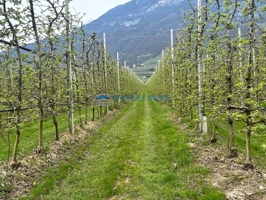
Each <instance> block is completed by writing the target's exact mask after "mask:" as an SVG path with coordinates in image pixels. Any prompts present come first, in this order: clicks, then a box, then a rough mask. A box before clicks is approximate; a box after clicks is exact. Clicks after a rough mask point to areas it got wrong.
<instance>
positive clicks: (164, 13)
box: [84, 0, 189, 65]
mask: <svg viewBox="0 0 266 200" xmlns="http://www.w3.org/2000/svg"><path fill="white" fill-rule="evenodd" d="M187 9H189V5H188V3H187V0H131V1H130V2H128V3H126V4H123V5H119V6H117V7H115V8H113V9H111V10H109V11H108V12H107V13H105V14H104V15H102V16H101V17H99V18H98V19H96V20H94V21H92V22H90V23H89V24H87V25H85V27H84V29H85V30H86V31H87V32H88V33H93V32H95V33H96V35H97V36H98V37H99V38H101V37H102V35H103V33H105V34H106V43H107V51H108V52H109V53H110V54H111V55H112V57H113V58H116V52H119V58H120V60H121V62H123V61H127V64H129V65H132V64H137V63H142V62H144V61H145V60H148V59H150V58H153V57H155V56H157V55H159V54H160V53H161V52H162V50H163V49H165V48H166V47H167V46H170V30H171V29H174V31H175V30H177V29H178V27H179V28H180V26H182V20H181V16H182V13H183V12H184V11H185V10H187Z"/></svg>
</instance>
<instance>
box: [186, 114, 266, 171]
mask: <svg viewBox="0 0 266 200" xmlns="http://www.w3.org/2000/svg"><path fill="white" fill-rule="evenodd" d="M182 121H183V122H184V123H186V124H188V127H187V128H188V129H190V130H192V129H194V128H195V124H194V123H193V122H192V121H191V120H190V119H183V120H182ZM209 124H210V123H209ZM258 126H259V125H258ZM254 127H256V126H254ZM209 129H210V127H209ZM215 130H216V132H217V138H218V141H217V143H216V145H219V146H221V145H226V141H227V134H228V131H229V128H228V124H227V122H226V121H225V120H223V118H222V116H221V117H220V118H217V120H216V125H215ZM234 130H235V146H236V147H237V150H238V152H239V153H242V154H243V155H245V153H246V129H245V123H244V122H239V121H235V122H234ZM203 137H204V139H205V140H204V141H203V142H202V143H204V144H206V145H209V139H210V138H211V135H206V136H203ZM264 144H266V135H265V133H264V129H259V128H257V130H256V131H253V132H252V135H251V156H252V160H253V162H255V163H256V164H258V165H259V166H260V168H262V169H266V165H265V163H266V157H265V155H266V148H265V147H264ZM243 162H244V160H243ZM241 164H242V163H241Z"/></svg>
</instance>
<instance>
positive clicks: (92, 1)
mask: <svg viewBox="0 0 266 200" xmlns="http://www.w3.org/2000/svg"><path fill="white" fill-rule="evenodd" d="M129 1H130V0H72V2H71V3H70V5H69V8H70V11H71V12H77V13H81V14H83V13H86V15H85V16H84V17H83V18H82V19H83V22H84V23H88V22H90V21H92V20H95V19H97V18H98V17H100V16H101V15H103V14H104V13H106V12H107V11H108V10H110V9H112V8H114V7H116V6H118V5H121V4H125V3H127V2H129Z"/></svg>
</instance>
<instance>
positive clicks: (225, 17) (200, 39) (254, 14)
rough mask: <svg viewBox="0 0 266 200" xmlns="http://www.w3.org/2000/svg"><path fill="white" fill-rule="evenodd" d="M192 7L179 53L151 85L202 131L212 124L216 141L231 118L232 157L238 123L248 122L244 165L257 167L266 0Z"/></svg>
mask: <svg viewBox="0 0 266 200" xmlns="http://www.w3.org/2000/svg"><path fill="white" fill-rule="evenodd" d="M191 8H192V11H191V12H190V13H189V14H188V15H186V16H185V18H184V22H185V24H186V26H185V28H184V29H182V30H181V31H180V32H179V33H178V34H177V41H176V42H175V44H174V49H173V50H172V51H171V49H168V50H167V54H166V55H165V56H164V57H163V59H162V61H160V66H159V67H158V68H157V70H156V72H155V73H154V75H153V76H152V78H151V80H149V83H148V85H149V87H150V90H151V91H153V92H154V93H155V94H169V95H171V100H172V102H171V106H173V107H174V108H175V109H176V110H177V111H178V113H179V114H180V116H182V117H190V118H191V119H195V118H196V121H197V123H198V125H199V129H200V131H201V133H204V132H206V127H205V129H204V123H205V120H206V121H208V124H209V125H208V127H211V128H210V130H209V132H211V133H212V141H215V140H216V133H215V127H216V126H215V124H216V121H217V120H221V118H223V119H224V120H226V121H227V123H228V125H229V126H228V127H229V130H228V133H229V134H228V141H227V149H228V154H229V156H237V151H236V147H235V144H234V122H236V121H242V122H244V124H245V126H246V159H245V162H244V167H252V166H253V165H252V162H251V152H250V136H251V133H252V131H256V128H258V127H259V126H258V125H259V124H266V118H265V110H266V107H265V105H266V98H265V97H266V92H265V91H266V90H265V89H266V88H265V87H266V80H265V77H266V76H265V75H266V74H265V73H266V71H265V66H266V29H265V25H263V22H265V19H264V14H265V12H264V11H265V10H266V9H265V8H266V7H265V1H262V0H248V1H247V0H246V1H239V0H216V1H206V2H205V3H203V4H202V5H201V1H200V0H199V1H198V8H197V9H196V8H194V7H193V6H191ZM195 19H196V20H195ZM172 54H173V55H174V56H173V58H172V56H171V55H172ZM172 64H173V65H174V71H172V67H171V66H172ZM172 73H173V74H174V81H173V80H172V76H171V74H172ZM198 115H199V116H201V117H196V116H198ZM205 125H206V124H205Z"/></svg>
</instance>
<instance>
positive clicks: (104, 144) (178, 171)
mask: <svg viewBox="0 0 266 200" xmlns="http://www.w3.org/2000/svg"><path fill="white" fill-rule="evenodd" d="M145 93H146V91H145ZM168 114H169V110H167V109H165V108H164V109H163V108H162V106H160V105H159V104H158V103H156V102H149V101H139V102H133V103H131V104H130V105H129V106H127V107H126V108H124V109H123V110H122V111H121V112H120V113H119V114H118V115H117V116H116V117H114V118H113V119H111V120H110V121H109V122H108V123H107V124H106V125H104V126H103V127H102V128H101V129H100V131H99V132H98V133H97V134H95V135H93V136H92V137H91V139H90V141H89V142H88V145H87V147H86V151H87V152H88V153H87V156H86V157H85V158H84V159H83V160H82V161H80V162H79V163H78V164H77V163H75V164H73V166H72V167H71V169H69V171H68V172H67V176H64V177H63V178H59V177H58V180H57V183H58V184H57V186H53V187H49V179H48V180H47V179H45V181H43V183H41V184H39V186H38V187H42V188H43V187H47V189H44V191H46V192H45V194H43V193H41V192H38V187H37V188H35V189H34V190H33V191H32V193H31V197H26V198H23V199H49V200H52V199H54V200H58V199H73V200H74V199H75V200H78V199H80V200H81V199H84V200H87V199H92V200H97V199H107V200H116V199H117V200H118V199H132V200H135V199H140V200H148V199H152V200H154V199H158V200H162V199H167V200H168V199H169V200H172V199H225V198H224V195H223V194H221V193H219V192H218V191H217V190H216V189H215V188H212V187H210V186H208V185H206V184H205V182H204V181H203V177H204V176H205V175H206V174H207V173H208V171H207V170H206V169H204V168H201V167H199V166H197V165H195V164H194V163H193V160H194V158H193V153H192V152H191V151H190V149H189V147H188V145H187V144H186V142H187V140H188V139H187V136H186V134H184V133H181V132H180V131H178V130H177V128H176V127H175V126H174V125H173V124H172V123H171V122H170V121H169V120H168V119H167V118H168ZM84 151H85V149H84ZM73 156H75V155H73ZM58 170H59V169H58ZM57 173H60V171H58V172H57ZM47 176H48V177H49V176H56V173H53V174H48V175H47Z"/></svg>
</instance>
